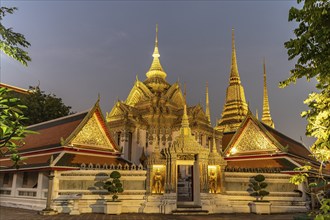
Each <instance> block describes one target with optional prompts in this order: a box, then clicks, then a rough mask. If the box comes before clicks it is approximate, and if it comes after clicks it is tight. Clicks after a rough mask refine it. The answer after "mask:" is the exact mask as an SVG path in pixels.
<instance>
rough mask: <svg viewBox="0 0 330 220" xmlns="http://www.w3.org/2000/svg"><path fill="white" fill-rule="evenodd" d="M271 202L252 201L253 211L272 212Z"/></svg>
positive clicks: (259, 212)
mask: <svg viewBox="0 0 330 220" xmlns="http://www.w3.org/2000/svg"><path fill="white" fill-rule="evenodd" d="M271 205H272V204H271V203H270V202H251V203H250V208H251V212H252V213H256V214H259V215H261V214H268V215H269V214H270V207H271Z"/></svg>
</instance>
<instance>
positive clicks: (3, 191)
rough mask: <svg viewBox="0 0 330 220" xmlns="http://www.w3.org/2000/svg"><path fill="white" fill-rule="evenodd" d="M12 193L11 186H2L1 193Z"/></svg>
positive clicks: (4, 194) (7, 194)
mask: <svg viewBox="0 0 330 220" xmlns="http://www.w3.org/2000/svg"><path fill="white" fill-rule="evenodd" d="M10 194H11V187H1V188H0V195H2V196H10Z"/></svg>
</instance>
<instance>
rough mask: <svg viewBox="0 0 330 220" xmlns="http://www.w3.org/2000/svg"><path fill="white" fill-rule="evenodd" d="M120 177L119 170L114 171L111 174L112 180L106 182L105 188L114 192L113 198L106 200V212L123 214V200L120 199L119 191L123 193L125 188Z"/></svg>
mask: <svg viewBox="0 0 330 220" xmlns="http://www.w3.org/2000/svg"><path fill="white" fill-rule="evenodd" d="M120 177H121V174H120V173H119V172H118V171H113V172H112V173H111V174H110V180H108V181H106V182H105V183H104V186H103V188H104V189H106V190H108V192H109V193H110V194H112V200H107V201H105V206H104V213H105V214H115V215H119V214H121V206H122V202H121V201H119V200H118V193H122V192H123V191H124V189H123V184H122V183H121V182H120Z"/></svg>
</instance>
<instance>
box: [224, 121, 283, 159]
mask: <svg viewBox="0 0 330 220" xmlns="http://www.w3.org/2000/svg"><path fill="white" fill-rule="evenodd" d="M276 150H278V149H277V147H276V146H274V144H272V143H271V142H270V140H269V139H268V138H267V137H266V136H265V135H264V134H263V133H262V132H261V131H260V129H259V128H258V127H257V126H256V125H255V124H254V123H252V122H251V121H249V122H248V124H247V126H246V128H245V129H244V131H243V132H242V135H241V138H239V139H238V141H237V142H236V143H234V147H232V148H231V150H230V154H237V153H244V152H248V151H276Z"/></svg>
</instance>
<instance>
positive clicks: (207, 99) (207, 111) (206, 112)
mask: <svg viewBox="0 0 330 220" xmlns="http://www.w3.org/2000/svg"><path fill="white" fill-rule="evenodd" d="M205 102H206V103H205V115H206V117H207V120H208V121H209V123H211V114H210V103H209V83H208V82H206V97H205Z"/></svg>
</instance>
